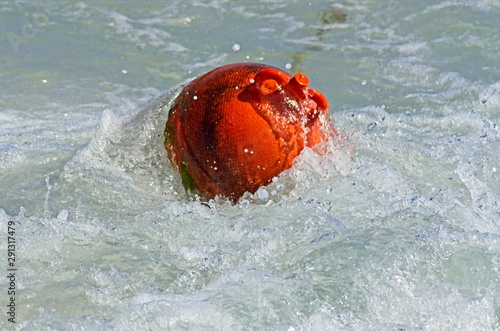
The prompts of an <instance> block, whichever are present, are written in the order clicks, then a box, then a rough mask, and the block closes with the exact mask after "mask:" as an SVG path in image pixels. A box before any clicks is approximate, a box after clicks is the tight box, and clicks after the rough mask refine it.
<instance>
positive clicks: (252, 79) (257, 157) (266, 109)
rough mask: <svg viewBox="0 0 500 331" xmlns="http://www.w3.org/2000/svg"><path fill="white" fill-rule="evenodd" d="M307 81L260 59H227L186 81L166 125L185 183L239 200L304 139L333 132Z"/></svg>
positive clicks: (288, 161) (284, 164) (283, 165)
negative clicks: (234, 61)
mask: <svg viewBox="0 0 500 331" xmlns="http://www.w3.org/2000/svg"><path fill="white" fill-rule="evenodd" d="M308 84H309V79H308V78H307V76H306V75H304V74H302V73H297V74H295V75H294V76H291V75H290V74H288V73H286V72H284V71H282V70H280V69H277V68H274V67H271V66H268V65H264V64H258V63H237V64H229V65H225V66H222V67H219V68H216V69H214V70H212V71H210V72H208V73H206V74H204V75H203V76H200V77H198V78H196V79H194V80H193V81H191V82H190V83H189V84H187V85H186V87H184V89H183V90H182V91H181V93H180V94H179V96H178V97H177V99H176V100H175V101H174V103H173V106H172V108H171V110H170V113H169V116H168V120H167V124H166V128H165V147H166V149H167V152H168V156H169V158H170V160H171V161H172V163H173V164H174V165H175V166H176V167H177V168H178V170H179V172H180V174H181V177H182V182H183V184H184V187H185V188H186V189H187V190H188V191H195V192H197V193H198V194H200V195H201V196H203V197H205V198H213V197H215V196H216V195H220V196H224V197H228V198H230V199H231V200H232V201H237V200H238V198H239V197H241V196H242V195H243V193H245V192H246V191H248V192H251V193H254V192H255V191H256V190H257V189H258V188H259V187H260V186H263V185H266V184H268V183H269V182H270V181H271V180H272V178H273V177H275V176H277V175H279V174H280V173H281V172H282V171H283V170H286V169H288V168H290V167H291V166H292V162H293V160H294V158H295V157H296V156H297V155H299V153H300V152H301V151H302V149H303V148H304V147H305V146H308V147H313V146H315V145H316V144H318V143H319V142H321V141H323V140H325V139H327V138H328V137H332V136H336V135H337V132H336V131H335V130H334V129H333V127H332V126H331V124H330V122H329V120H328V101H327V100H326V98H325V96H324V95H323V94H321V93H320V92H318V91H316V90H314V89H311V88H309V87H308Z"/></svg>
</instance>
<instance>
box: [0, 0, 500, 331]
mask: <svg viewBox="0 0 500 331" xmlns="http://www.w3.org/2000/svg"><path fill="white" fill-rule="evenodd" d="M0 26H1V29H0V36H1V38H0V58H1V59H2V61H0V75H1V80H0V229H1V231H0V241H1V245H0V247H1V248H0V250H1V252H0V256H1V258H0V263H1V267H0V270H2V272H1V274H0V306H1V307H3V308H2V309H1V311H2V313H1V314H0V328H1V329H2V330H11V329H12V330H14V329H15V330H288V331H292V330H499V329H500V322H499V319H500V198H499V197H500V176H499V171H500V134H499V119H500V60H499V59H500V4H499V2H498V1H496V0H448V1H426V0H414V1H404V2H403V1H391V0H386V1H349V0H342V1H310V2H307V1H300V0H297V1H252V2H250V1H224V0H213V1H198V0H196V1H166V2H162V1H147V2H139V1H113V2H111V1H109V2H101V1H81V2H74V1H63V0H57V1H45V2H31V1H0ZM245 61H249V62H263V63H267V64H270V65H273V66H276V67H280V68H283V69H288V70H290V71H291V72H296V71H301V72H304V73H306V74H307V75H308V77H309V79H310V82H311V83H310V86H311V87H313V88H315V89H318V90H319V91H321V92H323V94H325V95H326V97H327V98H328V99H329V103H330V106H331V117H332V119H333V121H334V123H335V127H336V128H337V129H338V130H339V132H341V133H342V134H343V136H344V137H345V140H344V141H343V142H342V143H341V144H338V145H335V146H333V145H326V146H324V148H325V150H326V151H327V152H326V155H324V156H319V155H317V154H315V153H314V152H313V151H312V150H304V151H303V153H302V154H301V155H300V156H299V157H298V159H297V160H296V164H295V165H294V166H293V167H292V168H291V169H290V170H288V171H286V172H285V173H283V174H282V175H280V176H279V177H278V178H277V180H276V181H275V182H273V183H272V184H270V185H269V186H268V187H265V188H261V189H260V190H259V191H258V192H257V193H256V194H255V195H250V194H247V195H246V196H244V197H243V198H242V199H241V200H240V202H239V203H237V204H235V205H232V204H230V203H228V202H227V201H224V200H220V199H217V200H216V201H209V202H208V203H203V202H200V201H197V200H196V199H192V198H190V197H188V196H186V194H185V193H184V192H183V189H182V187H181V185H180V184H179V178H178V175H177V174H176V172H175V171H174V170H173V169H172V167H171V166H170V164H169V162H168V160H167V158H166V154H165V151H164V150H163V147H162V134H163V129H164V123H165V119H166V115H167V114H168V105H169V100H171V99H172V97H174V96H175V94H176V93H177V88H178V87H179V86H180V85H181V84H182V83H183V82H186V81H187V80H188V79H191V78H193V77H196V76H199V75H201V74H203V73H205V72H207V71H209V70H211V69H213V68H214V67H216V66H220V65H224V64H227V63H232V62H245ZM9 226H10V228H9ZM12 228H14V231H15V233H14V234H13V233H11V234H9V232H11V231H13V230H12ZM12 234H13V236H12ZM9 237H14V238H15V258H16V260H15V264H14V267H15V269H16V271H15V273H16V277H15V294H14V295H11V294H8V288H9V286H10V279H9V278H8V275H9V272H8V271H7V269H9V265H8V263H9V261H11V260H8V241H9V239H8V238H9ZM11 297H14V299H15V303H16V306H15V314H16V315H15V322H16V323H15V324H14V323H11V322H10V321H9V320H8V319H9V318H11V316H9V315H7V311H8V310H9V309H10V308H9V307H7V305H8V304H9V302H10V301H9V300H10V298H11Z"/></svg>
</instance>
